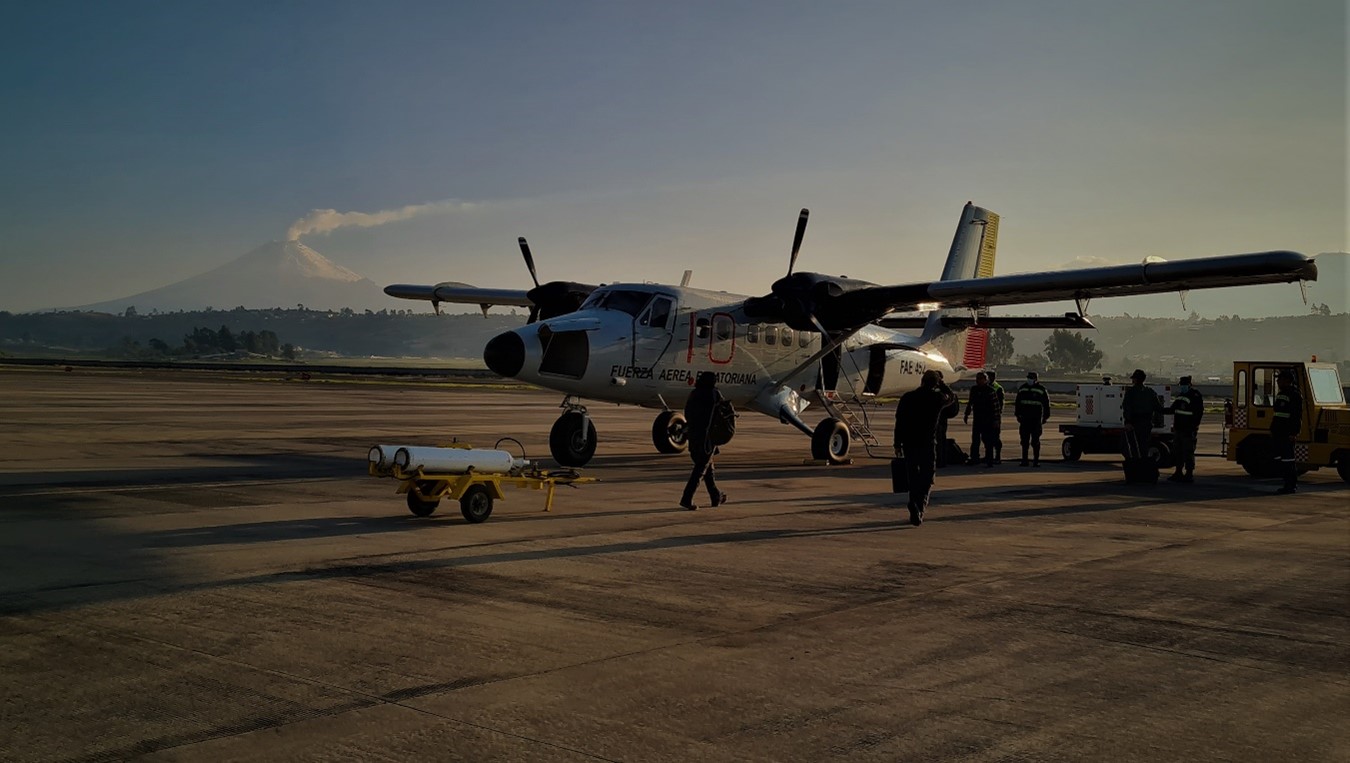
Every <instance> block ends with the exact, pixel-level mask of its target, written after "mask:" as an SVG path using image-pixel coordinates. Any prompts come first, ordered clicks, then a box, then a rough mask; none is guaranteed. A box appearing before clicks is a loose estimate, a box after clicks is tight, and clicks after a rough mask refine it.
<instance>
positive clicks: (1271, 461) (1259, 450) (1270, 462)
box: [1237, 435, 1278, 479]
mask: <svg viewBox="0 0 1350 763" xmlns="http://www.w3.org/2000/svg"><path fill="white" fill-rule="evenodd" d="M1237 462H1238V463H1239V464H1242V468H1243V469H1246V470H1247V473H1248V474H1250V475H1251V476H1253V477H1256V478H1257V479H1261V478H1264V477H1275V476H1278V474H1277V472H1276V469H1275V446H1274V445H1273V444H1272V443H1271V442H1270V438H1269V437H1266V436H1264V435H1256V436H1254V437H1248V438H1247V439H1245V440H1243V441H1242V444H1241V445H1239V446H1238V451H1237Z"/></svg>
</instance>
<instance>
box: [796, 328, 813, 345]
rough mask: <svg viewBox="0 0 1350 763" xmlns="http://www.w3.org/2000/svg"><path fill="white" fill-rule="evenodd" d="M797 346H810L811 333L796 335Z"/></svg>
mask: <svg viewBox="0 0 1350 763" xmlns="http://www.w3.org/2000/svg"><path fill="white" fill-rule="evenodd" d="M797 345H798V346H800V347H810V346H811V332H809V331H803V332H801V333H800V334H798V335H797Z"/></svg>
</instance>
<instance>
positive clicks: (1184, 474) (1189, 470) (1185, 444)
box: [1167, 376, 1205, 482]
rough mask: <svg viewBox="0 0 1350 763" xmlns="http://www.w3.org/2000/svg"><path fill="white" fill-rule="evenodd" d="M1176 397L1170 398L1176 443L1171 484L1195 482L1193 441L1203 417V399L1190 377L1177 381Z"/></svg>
mask: <svg viewBox="0 0 1350 763" xmlns="http://www.w3.org/2000/svg"><path fill="white" fill-rule="evenodd" d="M1175 392H1176V397H1174V398H1172V407H1171V409H1170V410H1171V412H1172V432H1173V438H1172V440H1173V442H1174V443H1176V458H1177V469H1176V473H1175V474H1173V475H1172V476H1171V477H1168V478H1167V479H1168V480H1169V481H1171V482H1195V441H1196V438H1197V436H1198V435H1199V433H1200V419H1201V418H1202V417H1203V416H1204V415H1205V399H1204V397H1203V396H1202V395H1201V394H1200V393H1199V392H1198V391H1196V389H1195V388H1194V387H1192V386H1191V377H1189V376H1183V377H1181V378H1180V379H1178V380H1177V387H1176V390H1175Z"/></svg>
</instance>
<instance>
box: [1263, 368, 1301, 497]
mask: <svg viewBox="0 0 1350 763" xmlns="http://www.w3.org/2000/svg"><path fill="white" fill-rule="evenodd" d="M1275 380H1276V381H1277V382H1278V383H1279V385H1280V389H1279V394H1278V395H1276V396H1275V415H1274V416H1273V417H1272V418H1271V420H1270V439H1272V440H1274V441H1275V457H1276V458H1277V459H1279V461H1280V472H1281V475H1282V476H1283V477H1284V486H1283V487H1281V488H1280V489H1279V490H1276V491H1275V492H1276V494H1278V495H1285V494H1288V493H1297V492H1298V460H1297V458H1296V457H1295V455H1294V442H1295V441H1297V440H1298V434H1299V432H1301V431H1303V396H1302V395H1300V394H1299V393H1298V377H1297V376H1296V375H1295V374H1294V371H1293V369H1291V368H1285V369H1282V370H1281V371H1280V373H1279V375H1278V376H1276V377H1275Z"/></svg>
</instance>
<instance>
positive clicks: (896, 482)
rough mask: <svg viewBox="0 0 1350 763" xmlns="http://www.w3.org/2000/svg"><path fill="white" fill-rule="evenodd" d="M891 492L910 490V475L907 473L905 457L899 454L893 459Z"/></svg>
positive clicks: (906, 491)
mask: <svg viewBox="0 0 1350 763" xmlns="http://www.w3.org/2000/svg"><path fill="white" fill-rule="evenodd" d="M891 492H892V493H908V492H909V475H908V474H906V473H905V459H904V458H901V457H898V456H897V457H896V458H892V459H891Z"/></svg>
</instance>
